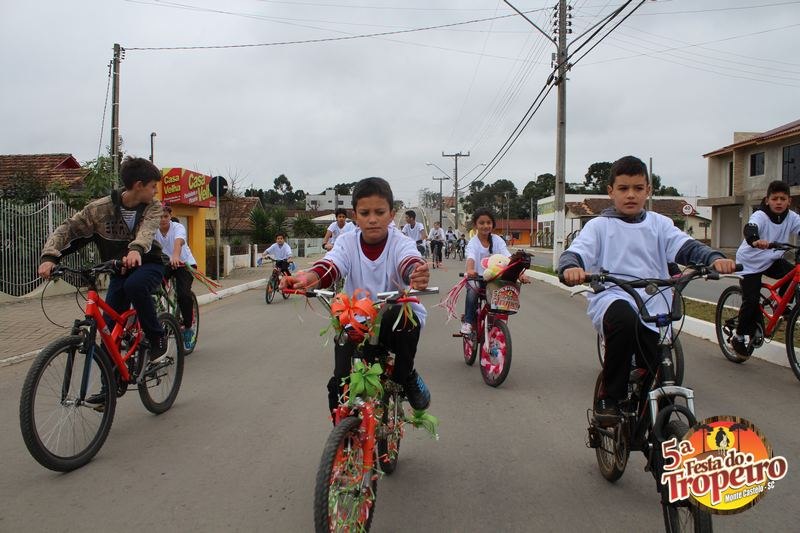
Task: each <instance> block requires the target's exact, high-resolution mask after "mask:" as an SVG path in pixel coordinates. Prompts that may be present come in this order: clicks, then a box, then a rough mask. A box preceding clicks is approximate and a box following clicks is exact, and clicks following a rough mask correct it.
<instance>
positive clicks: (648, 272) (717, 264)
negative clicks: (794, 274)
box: [558, 156, 735, 425]
mask: <svg viewBox="0 0 800 533" xmlns="http://www.w3.org/2000/svg"><path fill="white" fill-rule="evenodd" d="M607 190H608V195H609V197H610V198H611V200H612V202H613V204H614V205H613V207H609V208H608V209H604V210H603V211H602V212H601V213H600V216H598V217H597V218H594V219H592V220H590V221H589V222H588V223H587V224H586V225H585V226H584V227H583V228H582V229H581V231H580V233H579V234H578V236H577V237H576V238H575V240H574V241H573V243H572V245H571V246H570V247H569V249H567V250H566V251H564V253H563V254H562V255H561V257H560V258H559V265H558V272H559V274H560V275H561V276H562V279H563V280H564V283H565V284H566V285H569V286H572V285H578V284H581V283H583V282H584V280H585V276H586V273H587V272H597V271H599V270H600V269H605V270H607V271H609V272H611V273H613V274H614V275H616V276H618V277H623V276H625V277H630V278H631V279H634V276H633V275H635V277H636V278H667V277H669V272H668V267H667V264H668V263H669V262H671V261H674V262H677V263H680V264H684V265H686V264H706V265H707V264H711V266H713V268H714V269H716V270H717V271H718V272H720V273H723V274H730V273H731V272H733V271H734V267H735V263H734V262H733V261H732V260H730V259H726V258H725V256H724V255H723V254H722V253H721V252H718V251H716V250H713V249H711V248H709V247H708V246H706V245H704V244H702V243H701V242H699V241H697V240H695V239H692V238H691V237H689V235H687V234H686V233H684V232H682V231H681V230H680V229H678V228H677V227H675V224H674V223H673V222H672V220H671V219H669V218H667V217H665V216H663V215H660V214H658V213H654V212H649V211H646V210H645V209H644V204H645V201H646V200H647V197H648V195H649V194H650V179H649V176H648V174H647V167H646V166H645V164H644V163H643V162H642V161H641V160H640V159H638V158H636V157H633V156H626V157H623V158H621V159H619V160H617V161H616V162H615V163H614V164H613V165H612V166H611V171H610V179H609V184H608V186H607ZM641 291H642V297H643V299H644V301H645V302H646V305H647V309H648V312H649V313H650V314H651V315H656V314H658V313H666V312H668V306H669V302H667V301H665V299H664V298H661V297H658V296H656V297H654V298H651V297H649V296H647V295H646V294H645V293H644V292H643V291H644V290H643V289H641ZM587 299H588V300H589V307H588V309H587V314H588V315H589V317H590V318H591V320H592V324H593V325H594V327H595V329H596V330H597V331H598V332H599V333H600V334H601V335H602V337H603V338H604V339H605V345H606V350H605V354H606V355H605V362H604V365H603V381H602V387H601V391H600V393H599V394H598V400H597V403H596V404H595V406H594V416H595V420H596V422H597V423H598V424H601V425H603V424H611V423H614V422H615V421H616V420H617V417H618V416H619V408H618V406H617V402H618V401H620V400H623V399H624V398H625V396H626V393H627V385H628V378H629V375H630V371H631V354H635V355H636V363H637V365H638V366H640V367H644V368H655V366H656V361H655V358H656V355H657V349H658V340H659V339H658V332H657V329H656V328H655V326H653V325H651V324H645V323H644V322H642V321H641V319H640V315H639V312H638V310H637V308H636V304H635V302H634V301H633V298H632V297H631V296H630V295H628V294H626V293H625V292H624V291H623V290H622V289H621V288H619V287H608V288H607V289H606V290H604V291H602V292H599V293H597V294H594V293H591V294H588V295H587Z"/></svg>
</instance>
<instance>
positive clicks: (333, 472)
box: [314, 416, 378, 533]
mask: <svg viewBox="0 0 800 533" xmlns="http://www.w3.org/2000/svg"><path fill="white" fill-rule="evenodd" d="M360 425H361V420H360V419H359V418H358V417H355V416H351V417H348V418H345V419H344V420H342V421H341V422H339V424H338V425H337V426H336V427H335V428H333V431H331V433H330V435H328V440H327V441H326V442H325V449H324V450H323V452H322V458H321V459H320V463H319V470H317V481H316V486H315V487H314V530H315V531H316V532H317V533H322V532H330V531H369V528H370V525H371V524H372V516H373V514H374V512H375V503H376V495H377V492H378V473H377V472H375V471H372V472H369V473H368V474H367V475H368V476H370V479H366V480H365V479H364V472H363V464H364V450H363V448H362V444H363V443H362V441H361V436H360V435H359V426H360Z"/></svg>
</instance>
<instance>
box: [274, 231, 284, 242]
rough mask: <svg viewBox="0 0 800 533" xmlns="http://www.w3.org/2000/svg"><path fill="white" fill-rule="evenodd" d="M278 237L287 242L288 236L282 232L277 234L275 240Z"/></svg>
mask: <svg viewBox="0 0 800 533" xmlns="http://www.w3.org/2000/svg"><path fill="white" fill-rule="evenodd" d="M278 237H283V240H286V234H285V233H284V232H282V231H279V232H278V233H276V234H275V238H276V239H277V238H278Z"/></svg>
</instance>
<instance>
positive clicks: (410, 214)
mask: <svg viewBox="0 0 800 533" xmlns="http://www.w3.org/2000/svg"><path fill="white" fill-rule="evenodd" d="M406 216H407V217H411V218H413V219H414V220H416V219H417V214H416V213H415V212H414V211H412V210H411V209H409V210H408V211H406Z"/></svg>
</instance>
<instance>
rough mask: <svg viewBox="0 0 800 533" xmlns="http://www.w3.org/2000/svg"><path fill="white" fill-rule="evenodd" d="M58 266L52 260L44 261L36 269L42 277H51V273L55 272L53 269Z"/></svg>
mask: <svg viewBox="0 0 800 533" xmlns="http://www.w3.org/2000/svg"><path fill="white" fill-rule="evenodd" d="M55 267H56V264H55V263H53V262H52V261H44V262H43V263H42V264H41V265H39V269H38V270H37V271H36V273H37V274H39V277H40V278H42V279H50V273H51V272H53V269H54V268H55Z"/></svg>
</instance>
